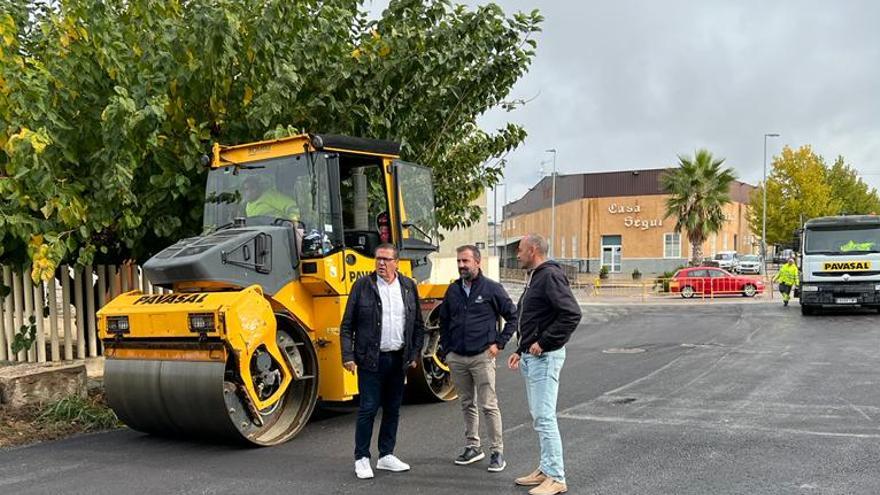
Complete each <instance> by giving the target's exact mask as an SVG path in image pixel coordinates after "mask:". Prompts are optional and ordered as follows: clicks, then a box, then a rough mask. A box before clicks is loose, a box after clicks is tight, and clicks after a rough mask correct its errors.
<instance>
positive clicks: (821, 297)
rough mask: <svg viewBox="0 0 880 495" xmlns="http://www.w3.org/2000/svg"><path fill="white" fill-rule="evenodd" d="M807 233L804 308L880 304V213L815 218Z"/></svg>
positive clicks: (806, 227) (803, 267) (807, 225)
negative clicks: (878, 214) (879, 215)
mask: <svg viewBox="0 0 880 495" xmlns="http://www.w3.org/2000/svg"><path fill="white" fill-rule="evenodd" d="M802 236H803V237H802V243H801V245H802V250H801V252H802V255H801V267H800V268H801V291H800V292H801V296H800V303H801V312H802V313H803V314H805V315H811V314H815V313H816V312H818V311H820V310H821V309H822V308H826V307H841V306H842V307H868V308H876V309H880V217H878V216H876V215H849V216H835V217H821V218H814V219H812V220H809V221H807V222H806V223H805V224H804V228H803V234H802Z"/></svg>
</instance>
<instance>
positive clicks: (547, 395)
mask: <svg viewBox="0 0 880 495" xmlns="http://www.w3.org/2000/svg"><path fill="white" fill-rule="evenodd" d="M564 362H565V348H564V347H563V348H561V349H557V350H555V351H551V352H545V353H543V354H541V355H540V356H532V355H531V354H527V353H524V354H523V355H522V360H520V364H519V369H520V371H521V372H522V375H523V378H525V381H526V399H527V400H528V401H529V412H530V413H531V414H532V424H533V426H534V428H535V431H536V432H537V433H538V442H539V443H540V445H541V463H540V465H539V467H540V469H541V472H542V473H544V474H545V475H547V476H549V477H550V478H553V479H555V480H556V481H559V482H561V483H565V466H564V465H563V462H562V438H561V437H560V436H559V425H558V424H557V423H556V396H557V395H558V392H559V372H560V371H561V370H562V364H563V363H564Z"/></svg>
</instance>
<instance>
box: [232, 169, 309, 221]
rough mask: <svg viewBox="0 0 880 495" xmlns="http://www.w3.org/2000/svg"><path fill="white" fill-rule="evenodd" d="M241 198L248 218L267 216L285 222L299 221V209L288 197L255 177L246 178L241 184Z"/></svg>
mask: <svg viewBox="0 0 880 495" xmlns="http://www.w3.org/2000/svg"><path fill="white" fill-rule="evenodd" d="M242 196H243V198H244V200H245V201H246V202H247V204H246V205H245V214H246V215H247V216H248V217H259V216H269V217H275V218H283V219H285V220H299V208H297V206H296V201H294V199H293V198H291V197H290V196H287V195H286V194H283V193H281V192H280V191H278V189H276V188H274V187H270V186H267V185H266V184H265V183H263V182H262V181H260V180H259V179H257V178H256V177H248V178H247V179H245V181H244V183H243V184H242Z"/></svg>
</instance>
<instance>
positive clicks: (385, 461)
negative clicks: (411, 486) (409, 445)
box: [376, 454, 409, 473]
mask: <svg viewBox="0 0 880 495" xmlns="http://www.w3.org/2000/svg"><path fill="white" fill-rule="evenodd" d="M376 469H383V470H385V471H394V472H396V473H399V472H401V471H409V464H407V463H405V462H403V461H401V460H400V459H398V458H397V457H394V455H393V454H388V455H386V456H385V457H381V458H379V461H378V462H376Z"/></svg>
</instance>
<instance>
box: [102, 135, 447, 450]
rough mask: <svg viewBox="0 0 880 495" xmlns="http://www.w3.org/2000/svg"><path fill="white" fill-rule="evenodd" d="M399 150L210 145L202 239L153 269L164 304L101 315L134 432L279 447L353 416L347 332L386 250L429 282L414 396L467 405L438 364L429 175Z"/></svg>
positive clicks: (322, 144) (120, 305)
mask: <svg viewBox="0 0 880 495" xmlns="http://www.w3.org/2000/svg"><path fill="white" fill-rule="evenodd" d="M399 150H400V147H399V145H398V144H396V143H393V142H388V141H380V140H372V139H362V138H353V137H346V136H337V135H326V134H325V135H318V134H303V135H298V136H292V137H288V138H284V139H278V140H273V141H262V142H255V143H249V144H244V145H238V146H220V145H216V144H215V145H214V147H213V150H212V155H213V156H211V157H206V158H205V162H206V163H205V164H206V165H207V166H209V167H210V171H209V173H208V178H207V188H206V194H205V203H204V230H203V232H202V234H201V235H199V236H197V237H191V238H187V239H182V240H180V241H179V242H177V243H176V244H174V245H172V246H169V247H168V248H166V249H164V250H163V251H161V252H159V253H158V254H156V255H155V256H153V257H152V258H150V259H149V260H148V261H147V262H146V263H145V264H144V266H143V269H144V272H145V275H146V276H147V278H148V279H149V280H150V282H151V283H152V284H153V285H154V286H157V287H161V288H163V289H166V290H167V291H162V293H160V294H146V293H142V292H140V291H133V292H127V293H125V294H122V295H120V296H119V297H117V298H115V299H114V300H113V301H111V302H110V303H109V304H107V305H106V306H105V307H104V308H102V309H101V311H99V313H98V325H99V331H100V337H101V340H102V343H103V346H104V356H105V358H106V364H105V370H104V385H105V392H106V398H107V401H108V403H109V405H110V407H112V408H113V410H114V411H115V412H116V414H117V415H118V416H119V418H120V419H121V420H122V421H123V422H125V424H127V425H128V426H130V427H131V428H133V429H136V430H139V431H143V432H147V433H154V434H163V435H184V436H200V437H206V438H210V439H231V440H239V441H243V442H246V443H250V444H254V445H275V444H278V443H281V442H284V441H286V440H289V439H291V438H293V437H294V436H295V435H296V434H297V433H298V432H299V431H300V430H301V429H302V428H303V427H304V426H305V424H306V423H307V422H308V419H309V417H310V416H311V414H312V411H313V410H314V408H315V404H316V403H317V401H318V400H321V401H328V402H340V401H348V400H351V399H352V398H354V396H356V395H357V393H358V390H357V378H356V377H355V376H354V375H352V374H350V373H348V372H346V371H345V370H344V369H343V367H342V358H341V347H340V337H339V326H340V322H341V321H342V314H343V311H344V309H345V303H346V300H347V298H348V294H349V291H350V289H351V287H352V285H353V284H354V282H355V280H357V279H358V277H361V276H363V275H366V274H368V273H370V272H371V271H372V270H373V268H374V259H373V253H374V250H375V248H376V246H378V245H379V244H381V243H383V242H391V243H394V244H395V245H396V246H397V247H398V248H399V250H400V257H401V263H400V271H401V273H403V274H404V275H407V276H411V277H413V278H415V279H416V280H417V281H419V282H420V284H419V294H420V296H421V297H422V305H423V306H422V311H423V312H424V313H425V317H426V318H425V321H426V323H427V327H428V328H427V333H426V335H425V344H424V348H423V349H422V359H421V360H420V362H419V363H418V366H417V367H416V368H413V369H411V370H410V372H409V375H408V377H407V393H408V394H409V395H410V396H412V397H418V398H421V399H428V400H435V401H444V400H450V399H452V398H454V397H455V390H454V388H453V386H452V384H451V381H450V377H449V369H448V367H447V366H446V365H445V363H444V362H443V361H442V360H441V359H439V358H438V346H439V335H438V329H437V325H436V321H437V319H436V306H437V305H438V304H439V302H440V299H441V298H442V297H443V294H444V293H445V291H446V287H447V286H446V285H432V284H429V283H425V282H426V281H427V280H428V278H429V276H430V272H431V261H430V259H429V255H430V254H431V253H433V252H435V251H436V250H437V247H438V245H437V234H436V222H435V218H434V194H433V185H432V175H431V170H430V169H429V168H426V167H423V166H420V165H416V164H412V163H407V162H404V161H401V160H399V159H398V157H399Z"/></svg>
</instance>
